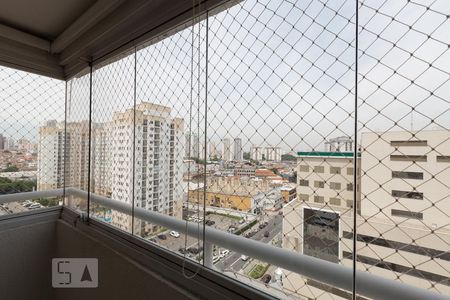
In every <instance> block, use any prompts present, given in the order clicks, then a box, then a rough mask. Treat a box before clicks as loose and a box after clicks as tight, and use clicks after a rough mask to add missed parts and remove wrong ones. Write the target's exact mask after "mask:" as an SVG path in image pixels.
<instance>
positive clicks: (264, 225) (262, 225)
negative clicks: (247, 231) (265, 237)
mask: <svg viewBox="0 0 450 300" xmlns="http://www.w3.org/2000/svg"><path fill="white" fill-rule="evenodd" d="M267 224H268V223H267V222H264V223H261V224H259V226H258V227H259V229H263V228H264V227H266V226H267Z"/></svg>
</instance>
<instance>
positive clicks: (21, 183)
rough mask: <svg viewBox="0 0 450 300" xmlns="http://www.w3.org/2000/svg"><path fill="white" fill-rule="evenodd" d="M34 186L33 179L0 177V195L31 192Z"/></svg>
mask: <svg viewBox="0 0 450 300" xmlns="http://www.w3.org/2000/svg"><path fill="white" fill-rule="evenodd" d="M35 186H36V181H35V180H17V181H12V180H11V179H8V178H4V177H0V195H4V194H13V193H21V192H31V191H32V190H33V188H34V187H35Z"/></svg>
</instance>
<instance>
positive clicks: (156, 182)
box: [94, 103, 184, 234]
mask: <svg viewBox="0 0 450 300" xmlns="http://www.w3.org/2000/svg"><path fill="white" fill-rule="evenodd" d="M170 113H171V108H170V107H166V106H162V105H157V104H152V103H141V104H138V105H137V106H136V111H135V112H134V111H133V110H132V109H130V110H127V111H125V112H116V113H115V114H114V116H113V119H112V121H111V124H109V126H110V133H108V134H105V137H107V136H108V135H109V137H107V138H109V139H111V140H110V143H111V145H112V149H110V151H111V154H110V158H105V159H106V160H108V159H110V160H111V161H112V164H111V165H112V168H111V172H112V173H111V178H110V181H111V197H112V198H113V199H115V200H118V201H123V202H126V203H128V204H132V203H133V194H134V205H135V206H137V207H141V208H144V209H148V210H153V211H158V212H160V213H163V214H167V215H170V216H177V217H180V214H181V201H182V197H183V189H182V185H181V184H180V183H181V181H182V176H183V174H182V163H183V155H184V148H183V147H184V142H183V138H184V134H183V130H184V122H183V120H182V119H179V118H172V117H171V116H170ZM133 114H134V115H135V117H136V119H135V120H133ZM134 124H136V128H135V131H134V129H133V126H134ZM134 133H135V134H136V136H135V137H134ZM134 139H135V140H134ZM133 143H135V144H134V161H133V151H132V149H133ZM94 177H95V176H94ZM133 181H134V185H133ZM112 222H113V224H114V225H116V226H118V227H120V228H122V229H124V230H128V231H129V230H130V229H131V224H132V220H131V217H130V216H127V215H124V214H122V213H118V212H113V214H112ZM134 224H135V228H134V229H135V232H136V233H141V234H144V233H146V232H152V231H153V230H156V229H157V227H156V226H153V225H152V224H146V223H144V222H141V221H137V220H135V222H134Z"/></svg>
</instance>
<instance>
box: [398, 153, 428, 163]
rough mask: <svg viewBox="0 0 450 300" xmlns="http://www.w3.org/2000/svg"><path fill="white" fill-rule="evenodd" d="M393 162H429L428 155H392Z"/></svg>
mask: <svg viewBox="0 0 450 300" xmlns="http://www.w3.org/2000/svg"><path fill="white" fill-rule="evenodd" d="M390 158H391V161H427V156H426V155H394V154H393V155H391V157H390Z"/></svg>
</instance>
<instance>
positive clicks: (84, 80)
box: [0, 0, 450, 299]
mask: <svg viewBox="0 0 450 300" xmlns="http://www.w3.org/2000/svg"><path fill="white" fill-rule="evenodd" d="M233 4H234V5H228V6H226V7H218V8H215V9H212V10H210V11H209V12H208V15H205V16H202V17H201V18H199V19H194V20H193V22H191V23H190V24H184V25H180V26H179V27H178V28H174V29H173V30H171V31H169V32H167V33H166V34H165V35H164V36H163V37H159V38H158V39H154V40H150V41H147V42H146V43H144V44H140V45H137V46H136V47H135V48H134V49H132V50H131V51H129V52H127V53H123V54H122V55H121V56H119V57H114V58H113V59H111V61H109V62H103V63H102V64H96V63H95V61H94V62H93V63H92V68H89V69H86V70H84V72H82V73H80V74H79V75H78V76H77V77H74V78H71V79H70V80H68V81H67V82H61V81H56V80H52V79H48V78H44V77H41V76H36V75H32V74H26V73H24V72H21V71H15V70H12V69H7V68H2V69H0V78H1V81H0V97H1V99H0V100H1V101H0V106H1V108H2V110H0V115H1V116H2V118H3V119H4V120H5V121H4V122H2V123H0V151H1V152H0V153H1V157H0V169H1V173H0V192H1V193H2V194H6V195H9V194H12V193H17V192H28V191H34V190H37V191H44V190H52V189H59V188H65V191H66V194H65V195H64V196H65V197H64V201H65V202H64V204H65V205H66V206H67V207H70V208H74V209H77V210H80V211H84V212H86V213H87V214H88V215H89V217H90V218H94V219H96V220H100V221H102V222H106V223H108V224H110V225H112V226H115V227H117V228H119V229H121V230H124V231H127V232H129V233H132V234H133V235H136V236H137V237H139V238H142V239H145V240H147V241H149V242H150V243H153V244H156V245H158V246H161V247H165V248H167V249H170V250H172V251H173V252H174V253H177V254H179V255H182V256H184V257H185V258H186V259H191V260H193V261H197V262H198V263H200V264H204V265H205V266H207V267H211V268H214V269H215V270H218V271H220V272H222V273H223V274H226V275H229V276H231V277H233V278H236V279H238V280H239V281H241V282H245V283H248V284H249V285H252V286H256V287H258V288H261V289H264V290H267V291H269V292H271V293H275V294H276V295H277V296H279V297H282V298H283V297H293V298H332V299H340V298H350V297H352V296H356V295H358V296H365V297H376V295H375V294H367V293H366V292H363V290H364V282H365V281H364V280H366V279H365V278H366V277H365V276H368V274H372V275H376V276H377V277H376V278H384V279H385V280H387V281H383V282H385V283H386V282H391V283H392V284H393V286H394V287H397V286H396V285H395V284H396V283H405V284H408V285H409V286H412V287H415V288H418V289H422V290H428V291H429V292H432V293H435V294H440V295H446V296H449V295H450V279H449V278H450V271H449V270H450V258H449V255H450V254H449V249H450V214H449V213H448V207H450V187H449V183H448V179H447V178H448V177H449V175H450V164H449V159H448V157H449V156H450V122H449V120H450V98H449V95H450V64H449V61H450V59H449V58H450V46H449V45H450V40H449V39H448V34H447V32H448V31H449V29H450V20H449V18H448V16H449V14H450V13H449V5H448V4H447V3H445V1H428V2H423V1H412V0H411V1H403V2H402V1H400V2H398V1H397V2H392V1H359V2H358V1H357V4H358V6H357V7H356V5H355V1H347V0H342V1H321V0H308V1H293V2H292V1H281V0H279V1H269V0H244V1H240V2H238V3H234V2H233ZM357 17H358V18H357ZM144 125H145V126H146V127H144V128H145V130H143V126H144ZM150 150H151V151H150ZM67 191H72V192H70V193H67ZM80 191H84V193H83V192H80ZM58 197H59V198H58ZM58 197H56V198H55V197H50V198H49V197H42V199H41V198H37V199H35V202H36V203H40V204H39V205H42V206H51V205H58V203H59V201H60V200H62V196H61V195H60V196H58ZM17 199H19V198H17ZM106 199H113V200H114V201H112V200H111V201H110V202H108V201H107V200H106ZM96 200H99V201H96ZM13 202H14V201H13ZM120 203H121V204H123V206H120V205H119V204H120ZM24 204H25V203H23V202H21V203H19V204H17V205H15V206H14V207H17V208H18V209H17V210H16V209H10V208H9V207H8V208H6V209H5V208H2V207H0V213H3V214H9V213H11V212H19V211H22V210H29V208H27V207H25V206H24ZM33 205H34V203H33ZM35 206H36V205H35ZM132 206H135V207H138V208H139V209H134V210H131V212H130V211H129V208H130V207H132ZM11 207H12V206H11ZM19 208H20V209H19ZM137 212H142V214H139V215H138V214H137ZM145 212H148V213H145ZM153 212H155V213H157V214H153ZM160 214H162V215H165V216H167V217H170V218H164V219H158V218H160ZM149 216H152V217H149ZM154 216H158V218H156V217H155V218H153V217H154ZM157 220H159V221H157ZM161 220H166V221H167V220H171V221H170V222H173V223H165V222H166V221H164V222H160V221H161ZM167 222H169V221H167ZM186 222H187V223H186ZM185 223H186V224H187V225H186V227H179V226H181V225H180V224H185ZM169 225H170V226H169ZM184 228H187V231H186V229H184ZM210 232H213V233H214V234H216V233H217V232H221V233H217V234H218V235H217V239H216V238H211V240H209V237H208V234H209V233H210ZM219 237H220V238H219ZM226 237H228V238H229V241H228V240H227V238H226ZM244 239H246V240H247V241H248V242H247V243H244V242H243V240H244ZM228 242H229V243H228ZM234 243H236V244H234ZM243 245H244V246H243ZM252 245H253V246H254V247H255V248H258V247H261V248H260V249H271V250H270V251H271V252H270V253H278V254H279V255H280V256H284V257H285V258H284V259H286V258H287V257H289V258H292V264H288V265H286V264H285V261H284V259H281V260H276V259H274V258H273V257H272V256H271V255H269V254H268V253H269V252H267V253H265V254H264V255H263V254H262V252H261V253H260V252H258V249H254V250H255V251H256V252H253V250H251V251H250V250H249V249H253V248H252V247H253V246H252ZM256 245H257V246H256ZM261 245H264V246H261ZM246 247H249V248H248V249H247V248H246ZM274 249H278V250H274ZM261 251H264V250H261ZM267 251H269V250H267ZM301 255H302V256H301ZM309 259H311V260H309ZM315 259H318V260H315ZM319 260H320V261H319ZM305 261H314V262H317V264H318V265H317V266H319V265H322V264H323V265H324V266H327V267H326V268H328V267H329V268H331V269H333V268H336V270H344V269H345V270H347V271H345V272H349V271H348V270H353V269H354V268H355V269H356V270H357V271H358V272H355V274H356V277H354V276H353V273H352V272H350V273H348V274H350V275H342V276H341V277H340V278H339V279H340V280H341V281H340V282H339V283H338V282H334V281H332V280H331V279H330V280H328V281H327V280H324V279H323V278H322V280H321V278H319V277H316V276H315V275H314V274H311V273H307V272H304V271H302V270H301V269H300V266H304V265H302V263H303V262H305ZM296 263H298V264H299V265H297V266H298V268H299V269H296V267H295V268H294V265H295V264H296ZM332 265H334V267H332ZM344 267H345V268H344ZM331 269H330V270H331ZM327 270H328V269H327ZM333 270H334V269H333ZM343 272H344V271H343ZM345 272H344V273H345ZM325 273H326V272H322V273H321V274H322V275H323V276H326V274H325ZM344 273H343V274H344ZM333 274H338V273H333ZM345 274H347V273H345ZM358 277H360V279H358ZM324 278H325V277H324ZM367 278H371V277H367ZM336 280H337V279H336ZM393 282H395V283H393ZM354 283H355V284H356V285H354ZM386 284H387V283H386ZM412 290H414V291H415V289H412ZM355 291H356V292H355ZM405 293H406V292H405ZM405 295H407V294H405Z"/></svg>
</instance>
